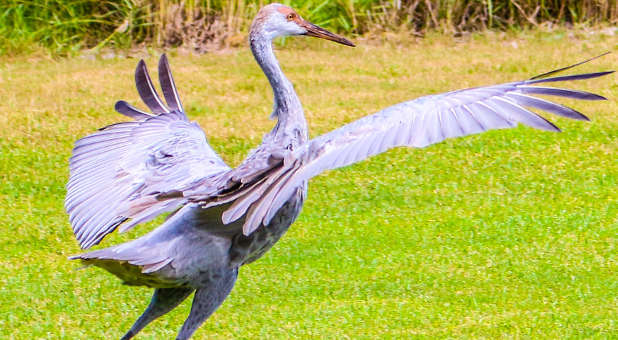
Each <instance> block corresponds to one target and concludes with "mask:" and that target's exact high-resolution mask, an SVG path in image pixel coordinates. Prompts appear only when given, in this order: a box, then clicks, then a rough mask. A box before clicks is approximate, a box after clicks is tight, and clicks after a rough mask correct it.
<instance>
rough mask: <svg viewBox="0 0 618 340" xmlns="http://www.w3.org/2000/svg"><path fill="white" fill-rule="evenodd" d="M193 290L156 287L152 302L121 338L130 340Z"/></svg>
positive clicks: (174, 306)
mask: <svg viewBox="0 0 618 340" xmlns="http://www.w3.org/2000/svg"><path fill="white" fill-rule="evenodd" d="M192 292H193V288H157V289H155V291H154V294H153V295H152V299H151V300H150V304H149V305H148V307H147V308H146V310H145V311H144V313H142V315H141V316H140V317H139V319H137V321H135V323H134V324H133V326H132V327H131V329H130V330H129V331H128V332H127V334H125V335H124V336H123V337H122V338H121V340H128V339H131V338H132V337H134V336H135V335H136V334H137V333H139V331H141V330H142V329H143V328H144V327H146V325H148V324H149V323H151V322H152V321H153V320H154V319H156V318H158V317H160V316H161V315H163V314H165V313H167V312H169V311H171V310H172V309H174V308H176V306H178V305H179V304H180V303H181V302H183V301H184V300H185V299H186V298H187V297H188V296H189V295H190V294H191V293H192Z"/></svg>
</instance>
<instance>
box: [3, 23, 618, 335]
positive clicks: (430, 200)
mask: <svg viewBox="0 0 618 340" xmlns="http://www.w3.org/2000/svg"><path fill="white" fill-rule="evenodd" d="M607 50H611V51H613V52H614V53H613V54H611V55H608V56H606V57H604V58H602V59H600V60H597V61H595V62H593V63H591V64H586V65H584V66H583V67H581V68H579V71H581V72H591V71H597V70H609V69H612V68H615V67H616V65H617V64H618V59H617V58H618V54H616V52H618V50H616V38H615V37H613V36H604V35H602V34H593V35H589V34H587V33H581V32H577V31H569V32H554V33H552V34H547V33H538V34H537V33H534V34H532V33H530V34H518V35H515V36H511V37H503V36H500V35H496V34H490V33H486V34H482V35H476V34H475V35H472V36H471V37H470V38H469V39H468V40H465V41H458V42H455V41H453V40H452V39H451V38H444V37H440V36H435V35H431V34H430V35H428V37H427V38H426V39H424V40H423V41H421V42H420V43H416V44H411V45H409V46H408V47H405V48H398V49H394V48H389V47H368V46H366V45H364V44H359V47H357V48H355V49H352V48H346V47H341V46H338V45H334V44H329V43H327V42H319V41H313V40H309V39H296V40H294V41H293V42H292V43H291V44H288V45H287V46H286V47H284V48H282V49H281V50H280V51H279V56H280V59H281V63H282V65H283V67H284V70H285V71H286V72H287V74H288V76H289V78H290V79H291V80H292V81H293V82H294V83H295V84H296V88H297V90H298V92H299V94H300V98H301V100H302V101H303V103H304V104H305V107H306V113H307V116H308V121H309V124H310V128H311V131H312V134H313V136H315V135H317V134H320V133H324V132H326V131H329V130H330V129H333V128H336V127H338V126H340V125H341V124H343V123H345V122H349V121H351V120H353V119H356V118H358V117H360V116H363V115H366V114H369V113H372V112H374V111H376V110H378V109H380V108H383V107H386V106H388V105H391V104H394V103H397V102H400V101H403V100H407V99H410V98H414V97H418V96H421V95H424V94H429V93H437V92H443V91H447V90H452V89H458V88H462V87H471V86H477V85H486V84H494V83H498V82H505V81H511V80H519V79H523V78H527V77H530V76H532V75H535V74H538V73H541V72H544V71H548V70H551V69H554V68H557V67H560V66H565V65H567V64H570V63H573V62H575V61H578V60H582V59H584V58H587V57H590V56H592V55H595V54H599V53H600V52H603V51H607ZM155 62H156V56H153V57H152V58H149V59H148V63H149V65H151V66H152V65H154V63H155ZM135 64H136V60H134V59H120V60H97V61H91V60H86V59H81V58H75V59H62V60H59V61H54V60H45V59H27V58H13V59H11V60H10V62H9V61H7V60H6V59H0V98H1V99H2V100H0V125H1V126H2V129H0V154H1V162H0V182H1V183H2V185H1V186H0V202H1V204H0V219H1V221H2V224H3V229H2V233H0V249H2V257H1V258H0V287H1V288H0V338H3V339H11V338H14V339H41V338H51V339H56V338H62V339H103V338H110V339H111V338H118V337H119V336H121V335H122V334H123V332H124V331H125V330H126V329H128V328H129V327H130V325H131V324H132V323H133V321H134V319H135V318H136V317H137V316H138V315H139V314H140V313H141V312H142V310H143V308H144V307H145V305H146V304H147V303H148V300H149V298H150V294H151V291H150V289H146V288H131V287H126V286H123V285H122V284H121V283H120V281H119V280H117V279H116V278H115V277H113V276H110V275H109V274H107V273H106V272H104V271H101V270H98V269H88V270H81V271H76V270H75V268H77V267H78V264H76V263H73V262H69V261H68V260H67V256H69V255H71V254H76V253H78V252H79V251H80V250H79V248H78V246H77V242H76V241H75V240H74V238H73V235H72V233H71V229H70V226H69V224H68V220H67V217H66V215H65V213H64V211H63V207H62V201H63V198H64V193H65V192H64V184H65V182H66V179H67V177H68V169H67V159H68V157H69V155H70V151H71V147H72V144H73V142H74V140H75V139H77V138H78V137H80V136H84V135H86V134H88V133H90V132H92V131H94V130H95V129H96V128H98V127H101V126H103V125H106V124H109V123H113V122H116V121H118V120H121V119H123V118H122V116H120V115H118V114H116V113H114V112H113V109H112V107H113V104H114V102H115V100H117V99H126V100H128V101H130V102H132V103H134V104H141V103H138V96H137V94H136V92H135V89H134V87H133V86H134V85H133V80H132V79H133V69H134V67H135ZM171 64H172V68H173V70H174V71H175V76H176V80H177V83H178V84H179V87H180V92H181V97H182V99H183V101H184V103H185V106H186V107H187V108H188V112H189V116H190V117H191V118H192V119H195V120H196V121H198V122H199V123H200V125H201V126H202V127H203V128H204V129H205V130H206V132H207V134H208V135H209V137H210V141H211V143H212V145H213V147H214V148H215V149H216V150H218V151H220V152H221V153H222V154H223V156H224V158H225V159H226V160H227V161H229V162H230V163H231V164H238V163H239V162H240V161H241V159H242V158H243V157H244V156H245V155H246V153H247V152H248V150H249V149H250V148H252V147H253V146H255V145H256V144H257V143H259V142H260V139H261V136H262V135H263V134H264V133H265V132H266V131H268V129H270V128H271V127H272V124H273V122H272V121H269V120H268V119H267V116H268V115H269V113H270V109H271V108H272V103H271V93H270V90H267V89H268V83H267V81H266V79H265V78H264V77H263V75H262V74H261V72H260V70H259V68H258V67H257V66H256V65H255V63H254V62H253V60H252V57H251V55H250V54H249V52H248V51H247V50H246V49H243V50H238V51H234V52H233V53H229V54H226V55H214V54H209V55H205V56H202V57H193V56H187V57H180V56H171ZM151 68H152V67H151ZM616 79H617V78H616V76H615V75H611V76H608V77H605V78H601V79H597V80H592V81H583V82H577V83H570V84H568V86H569V87H571V88H578V89H583V90H588V91H592V92H596V93H599V94H601V95H603V96H606V97H608V98H610V101H606V102H574V101H562V102H563V103H565V104H569V105H572V106H573V107H575V108H577V109H578V110H581V111H583V112H585V113H586V114H587V115H589V116H590V117H591V118H592V122H576V121H570V120H566V119H559V118H555V117H551V118H550V119H551V120H553V121H554V122H556V123H557V124H558V125H559V126H560V127H561V128H563V130H564V132H563V133H548V132H543V131H537V130H532V129H530V128H525V127H519V128H516V129H514V130H502V131H493V132H489V133H486V134H482V135H477V136H470V137H466V138H460V139H453V140H449V141H446V142H444V143H441V144H438V145H434V146H431V147H428V148H426V149H397V150H393V151H390V152H388V153H386V154H383V155H380V156H378V157H374V158H372V159H370V160H369V161H366V162H364V163H361V164H358V165H356V166H352V167H349V168H345V169H341V170H337V171H332V172H329V173H327V174H325V175H322V176H319V177H318V178H316V179H314V180H313V181H312V182H311V183H310V186H309V199H308V202H307V204H306V206H305V208H304V211H303V212H302V214H301V216H300V218H299V220H298V221H297V223H296V224H295V225H293V226H292V228H291V229H290V231H289V232H288V234H287V235H285V236H284V238H283V239H282V240H281V241H280V243H279V244H277V245H276V246H275V247H274V248H273V249H272V250H271V252H270V253H269V254H267V255H266V256H265V257H264V258H263V259H261V260H259V261H258V262H256V263H254V264H252V265H250V266H247V267H245V268H243V269H242V270H241V273H240V279H239V281H238V284H237V286H236V288H235V290H234V291H233V292H232V294H231V296H230V297H229V299H228V300H227V301H226V302H225V303H224V304H223V306H222V307H221V308H220V309H219V311H217V312H216V313H215V314H214V316H213V317H212V318H211V319H210V320H208V321H207V322H206V323H205V324H204V326H203V327H202V328H201V329H200V330H199V331H198V333H197V334H196V339H206V338H207V339H256V338H264V339H287V338H290V337H292V338H312V337H313V338H332V339H343V338H346V337H347V338H352V339H377V338H386V339H388V338H413V337H419V338H428V339H434V338H520V337H521V338H535V339H537V338H547V339H562V338H577V339H579V338H598V339H608V338H612V337H613V336H615V335H616V334H618V328H617V327H618V326H617V324H616V320H617V319H618V280H617V278H616V273H617V272H618V257H617V251H616V245H617V244H618V239H617V235H618V162H616V159H618V152H617V150H618V148H617V147H618V104H617V103H618V102H617V101H616V99H617V98H618V85H616V84H617V82H616ZM565 85H566V84H565ZM140 107H143V106H140ZM147 229H148V228H147V227H144V226H140V227H138V228H137V229H135V230H134V231H131V232H129V233H128V234H126V235H113V236H111V237H109V238H108V239H106V240H105V241H104V245H112V244H116V243H118V242H120V241H121V240H126V239H130V238H134V237H136V236H137V235H139V234H141V233H143V232H144V231H145V230H147ZM189 306H190V304H189V303H188V302H187V303H185V304H183V305H182V306H181V307H180V308H178V309H177V310H175V311H173V312H172V313H171V314H169V315H168V316H167V317H163V318H161V319H159V320H158V321H156V322H154V323H153V324H152V325H150V326H149V327H148V328H146V329H145V331H144V333H143V334H142V336H141V337H140V339H169V338H172V337H173V336H174V335H175V334H176V332H177V330H178V328H179V327H180V325H181V324H182V322H183V321H184V319H185V317H186V315H187V314H188V309H189Z"/></svg>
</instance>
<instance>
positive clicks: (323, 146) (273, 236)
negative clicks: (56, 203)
mask: <svg viewBox="0 0 618 340" xmlns="http://www.w3.org/2000/svg"><path fill="white" fill-rule="evenodd" d="M284 35H308V36H313V37H318V38H323V39H328V40H332V41H334V42H337V43H340V44H343V45H348V46H354V44H352V43H351V42H350V41H348V40H347V39H345V38H343V37H340V36H338V35H335V34H333V33H331V32H328V31H326V30H324V29H322V28H320V27H318V26H315V25H313V24H311V23H309V22H308V21H306V20H304V19H303V18H301V17H300V16H299V15H298V14H297V13H296V12H295V11H294V10H293V9H291V8H290V7H287V6H284V5H281V4H270V5H267V6H265V7H263V8H262V9H261V10H260V11H259V13H258V14H257V16H256V18H255V20H254V21H253V24H252V26H251V30H250V46H251V51H252V52H253V55H254V57H255V60H256V61H257V63H258V64H259V65H260V67H261V68H262V70H263V71H264V74H265V75H266V77H267V78H268V80H269V81H270V84H271V86H272V89H273V92H274V108H273V112H272V116H273V117H274V118H276V124H275V127H274V128H273V130H272V131H271V132H270V133H268V134H266V135H265V137H264V139H263V142H262V144H261V145H260V146H259V147H258V148H256V149H255V150H254V151H252V152H251V153H250V154H249V156H248V157H247V159H246V160H245V161H244V162H243V163H242V164H241V165H240V166H238V167H236V168H230V167H229V166H228V165H226V164H225V163H224V162H223V161H222V160H221V158H220V157H219V156H218V155H217V154H216V153H215V152H214V151H213V150H212V149H211V147H210V146H209V144H208V142H207V140H206V137H205V135H204V132H203V131H202V130H201V129H200V127H199V126H198V125H197V124H196V123H192V122H189V120H188V118H187V116H186V114H185V111H184V109H183V107H182V104H181V102H180V99H179V95H178V92H177V90H176V86H175V84H174V81H173V78H172V74H171V72H170V69H169V65H168V61H167V58H166V57H165V55H163V56H161V59H160V61H159V78H160V84H161V88H162V90H163V97H164V98H165V101H166V102H167V105H166V104H164V102H163V100H162V99H161V98H160V97H159V95H158V93H157V91H156V90H155V87H154V85H153V82H152V80H151V79H150V76H149V75H148V71H147V69H146V65H145V63H144V61H143V60H142V61H140V62H139V63H138V66H137V70H136V72H135V80H136V83H137V90H138V92H139V94H140V96H141V98H142V100H143V101H144V102H145V103H146V105H147V106H148V107H149V108H150V110H151V113H148V112H145V111H141V110H139V109H137V108H135V107H133V106H131V105H129V104H128V103H126V102H124V101H119V102H117V103H116V106H115V108H116V110H117V111H118V112H120V113H122V114H124V115H126V116H128V117H130V118H133V121H129V122H122V123H117V124H112V125H109V126H107V127H105V128H103V129H101V130H99V131H98V132H95V133H93V134H91V135H89V136H87V137H84V138H82V139H80V140H78V141H77V142H76V144H75V148H74V150H73V156H72V157H71V159H70V179H69V183H68V185H67V196H66V200H65V207H66V210H67V212H68V214H69V216H70V221H71V225H72V227H73V231H74V233H75V236H76V238H77V240H78V241H79V243H80V245H81V247H82V248H84V249H86V248H90V247H91V246H93V245H95V244H98V243H99V242H100V241H101V240H102V239H103V238H104V237H105V236H106V235H107V234H109V233H111V232H113V231H114V230H115V229H118V230H119V231H121V232H124V231H126V230H129V229H130V228H132V227H134V226H135V225H137V224H139V223H142V222H145V221H148V220H150V219H152V218H154V217H156V216H157V215H159V214H161V213H163V212H170V211H171V212H173V213H172V214H171V215H170V216H169V217H168V219H167V220H166V221H165V222H164V223H163V224H162V225H160V226H159V227H157V228H156V229H155V230H153V231H152V232H150V233H148V234H146V235H144V236H142V237H139V238H137V239H135V240H133V241H130V242H126V243H123V244H120V245H117V246H113V247H110V248H105V249H100V250H95V251H91V252H88V253H84V254H81V255H77V256H74V257H72V259H79V260H81V261H82V262H84V263H85V264H87V265H95V266H98V267H101V268H104V269H106V270H107V271H109V272H110V273H112V274H114V275H116V276H117V277H119V278H120V279H121V280H123V281H124V282H125V283H126V284H129V285H145V286H149V287H152V288H154V294H153V296H152V300H151V302H150V304H149V306H148V307H147V308H146V310H145V311H144V313H143V314H142V315H141V316H140V317H139V318H138V320H137V321H136V322H135V324H134V325H133V326H132V327H131V329H130V330H129V331H128V332H127V333H126V334H125V335H124V336H123V337H122V339H129V338H131V337H133V336H135V335H136V334H137V333H138V332H139V331H140V330H141V329H143V328H144V327H145V326H146V325H147V324H148V323H150V322H151V321H153V320H155V319H156V318H158V317H160V316H161V315H163V314H165V313H167V312H169V311H170V310H172V309H174V308H175V307H176V306H178V304H180V303H181V302H182V301H183V300H185V299H186V298H187V297H188V296H189V295H190V294H191V293H192V292H194V291H195V295H194V298H193V305H192V307H191V312H190V314H189V316H188V318H187V320H186V321H185V323H184V324H183V326H182V328H181V329H180V332H179V333H178V337H177V339H187V338H189V337H191V335H192V334H193V333H194V332H195V330H196V329H197V328H198V327H199V326H200V325H201V324H202V323H203V322H204V321H205V320H206V319H207V318H208V317H209V316H210V315H211V314H212V313H213V312H214V311H215V310H216V309H217V307H218V306H219V305H220V304H221V303H222V302H223V300H224V299H225V298H226V297H227V295H228V294H229V293H230V291H231V290H232V287H233V286H234V283H235V281H236V277H237V274H238V269H239V268H240V267H241V266H242V265H244V264H248V263H251V262H253V261H255V260H257V259H258V258H260V257H261V256H262V255H263V254H264V253H265V252H267V251H268V250H269V249H270V248H271V247H272V246H273V245H274V244H275V243H276V242H277V240H279V238H280V237H281V236H282V235H283V234H284V233H285V232H286V230H287V229H288V228H289V227H290V225H291V224H292V223H293V222H294V220H295V219H296V217H297V216H298V214H299V213H300V210H301V207H302V205H303V202H304V200H305V196H306V190H307V181H308V180H309V179H310V178H312V177H314V176H316V175H318V174H320V173H321V172H323V171H325V170H327V169H334V168H339V167H343V166H346V165H349V164H352V163H355V162H359V161H361V160H363V159H365V158H368V157H370V156H372V155H375V154H378V153H381V152H384V151H386V150H388V149H391V148H393V147H397V146H411V147H417V148H421V147H425V146H428V145H431V144H434V143H438V142H440V141H442V140H444V139H446V138H451V137H459V136H465V135H469V134H474V133H480V132H483V131H486V130H491V129H501V128H511V127H514V126H516V125H517V124H518V123H522V124H525V125H528V126H531V127H533V128H537V129H542V130H548V131H559V129H558V128H557V127H556V126H555V125H554V124H552V123H551V122H549V121H547V120H545V119H544V118H542V117H541V116H539V115H537V114H535V113H533V112H531V111H529V110H528V109H526V107H532V108H537V109H541V110H544V111H547V112H550V113H554V114H557V115H560V116H564V117H568V118H572V119H579V120H587V118H586V117H585V116H584V115H583V114H581V113H579V112H577V111H575V110H573V109H570V108H568V107H565V106H562V105H559V104H555V103H552V102H550V101H547V100H544V99H540V98H536V97H533V96H531V95H537V94H541V95H551V96H559V97H568V98H575V99H585V100H601V99H605V98H603V97H601V96H599V95H596V94H592V93H588V92H583V91H576V90H567V89H559V88H553V87H544V86H539V84H544V83H553V82H561V81H567V80H579V79H589V78H595V77H600V76H603V75H606V74H608V73H611V72H597V73H586V74H577V75H569V76H558V77H551V76H552V75H553V74H555V73H557V72H559V71H564V70H566V69H568V68H571V67H573V66H576V65H578V64H576V65H573V66H569V67H566V68H563V69H560V70H556V71H552V72H548V73H545V74H542V75H540V76H537V77H534V78H531V79H529V80H524V81H516V82H511V83H506V84H501V85H495V86H487V87H479V88H471V89H465V90H460V91H454V92H448V93H443V94H438V95H430V96H425V97H421V98H418V99H415V100H411V101H408V102H404V103H400V104H397V105H394V106H391V107H388V108H386V109H384V110H382V111H380V112H377V113H375V114H372V115H369V116H366V117H364V118H362V119H359V120H357V121H355V122H352V123H350V124H347V125H345V126H343V127H341V128H339V129H337V130H334V131H332V132H330V133H327V134H324V135H322V136H319V137H317V138H314V139H311V140H309V138H308V131H307V123H306V121H305V117H304V114H303V109H302V106H301V103H300V101H299V99H298V96H297V95H296V93H295V91H294V87H293V86H292V83H291V82H290V81H289V80H288V79H287V78H286V77H285V75H284V74H283V72H282V71H281V68H280V67H279V64H278V62H277V60H276V58H275V55H274V53H273V48H272V40H273V39H274V38H275V37H278V36H284Z"/></svg>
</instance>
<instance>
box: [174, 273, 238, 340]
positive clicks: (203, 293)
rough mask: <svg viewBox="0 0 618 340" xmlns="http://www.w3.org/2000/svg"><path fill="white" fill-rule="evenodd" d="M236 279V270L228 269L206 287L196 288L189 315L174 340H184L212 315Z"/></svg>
mask: <svg viewBox="0 0 618 340" xmlns="http://www.w3.org/2000/svg"><path fill="white" fill-rule="evenodd" d="M236 277H238V268H234V269H230V270H229V271H226V272H224V274H223V275H222V276H221V277H220V278H218V279H217V280H215V281H211V282H210V284H209V285H208V286H206V287H202V288H198V289H197V290H196V291H195V296H194V297H193V305H191V313H189V317H188V318H187V320H186V321H185V323H184V324H183V325H182V328H181V329H180V332H179V333H178V336H177V337H176V340H186V339H189V338H190V337H191V335H193V332H195V331H196V330H197V329H198V328H199V327H200V326H201V325H202V323H204V321H206V319H208V317H209V316H210V315H211V314H212V313H214V311H215V310H216V309H217V308H218V307H219V306H220V305H221V303H223V300H225V298H226V297H227V296H228V295H229V294H230V292H231V291H232V288H234V283H236Z"/></svg>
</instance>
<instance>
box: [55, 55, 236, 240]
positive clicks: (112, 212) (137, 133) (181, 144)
mask: <svg viewBox="0 0 618 340" xmlns="http://www.w3.org/2000/svg"><path fill="white" fill-rule="evenodd" d="M159 80H160V83H161V88H162V90H163V95H164V96H165V99H166V101H167V104H168V105H167V106H166V105H165V104H164V103H163V101H162V100H161V98H160V97H159V95H158V94H157V92H156V90H155V88H154V86H153V83H152V80H151V79H150V76H149V75H148V70H147V69H146V64H145V63H144V61H143V60H142V61H140V62H139V64H138V65H137V69H136V71H135V81H136V85H137V90H138V92H139V94H140V96H141V98H142V100H143V101H144V102H145V103H146V105H147V106H148V107H149V108H150V110H151V111H152V112H153V114H150V113H147V112H144V111H141V110H139V109H137V108H135V107H133V106H131V105H129V104H128V103H126V102H124V101H119V102H118V103H116V106H115V108H116V110H117V111H118V112H120V113H122V114H124V115H126V116H128V117H131V118H133V119H135V121H131V122H123V123H118V124H112V125H110V126H107V127H105V128H103V129H101V130H99V131H98V132H95V133H93V134H91V135H89V136H86V137H84V138H82V139H80V140H78V141H77V142H76V143H75V147H74V149H73V155H72V157H71V159H70V178H69V183H68V184H67V196H66V199H65V208H66V210H67V212H68V213H69V217H70V221H71V225H72V227H73V231H74V233H75V236H76V238H77V240H78V241H79V243H80V245H81V246H82V248H89V247H91V246H93V245H95V244H97V243H99V242H100V241H101V240H102V239H103V237H105V235H107V234H109V233H111V232H112V231H114V229H116V227H118V226H119V225H120V224H121V223H123V222H124V221H125V220H127V217H126V216H123V212H125V211H127V209H128V208H129V206H130V202H131V201H134V200H136V199H138V198H141V197H143V196H146V195H148V194H152V193H154V192H167V191H170V190H173V189H180V188H183V187H185V186H188V185H190V184H191V183H193V182H195V181H204V180H205V179H207V178H209V177H211V176H215V175H216V174H220V173H222V172H225V171H228V170H229V169H230V168H229V167H228V166H227V165H226V164H225V163H224V162H223V160H221V158H220V157H219V156H218V155H217V154H216V153H215V152H214V151H213V150H212V148H211V147H210V145H209V144H208V142H207V141H206V136H205V135H204V132H203V131H202V130H201V129H200V127H199V126H198V125H197V124H196V123H192V122H189V120H188V118H187V116H186V115H185V113H184V112H183V109H182V105H181V103H180V99H179V97H178V93H177V90H176V86H175V84H174V80H173V78H172V74H171V72H170V70H169V66H168V62H167V58H166V56H165V55H162V56H161V59H160V61H159ZM173 203H174V202H173V201H171V202H170V201H165V202H161V203H155V204H154V205H152V206H151V207H150V208H149V209H148V211H149V212H150V214H151V215H152V214H157V213H160V212H162V211H165V210H173V209H174V208H176V206H175V205H174V204H173Z"/></svg>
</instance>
